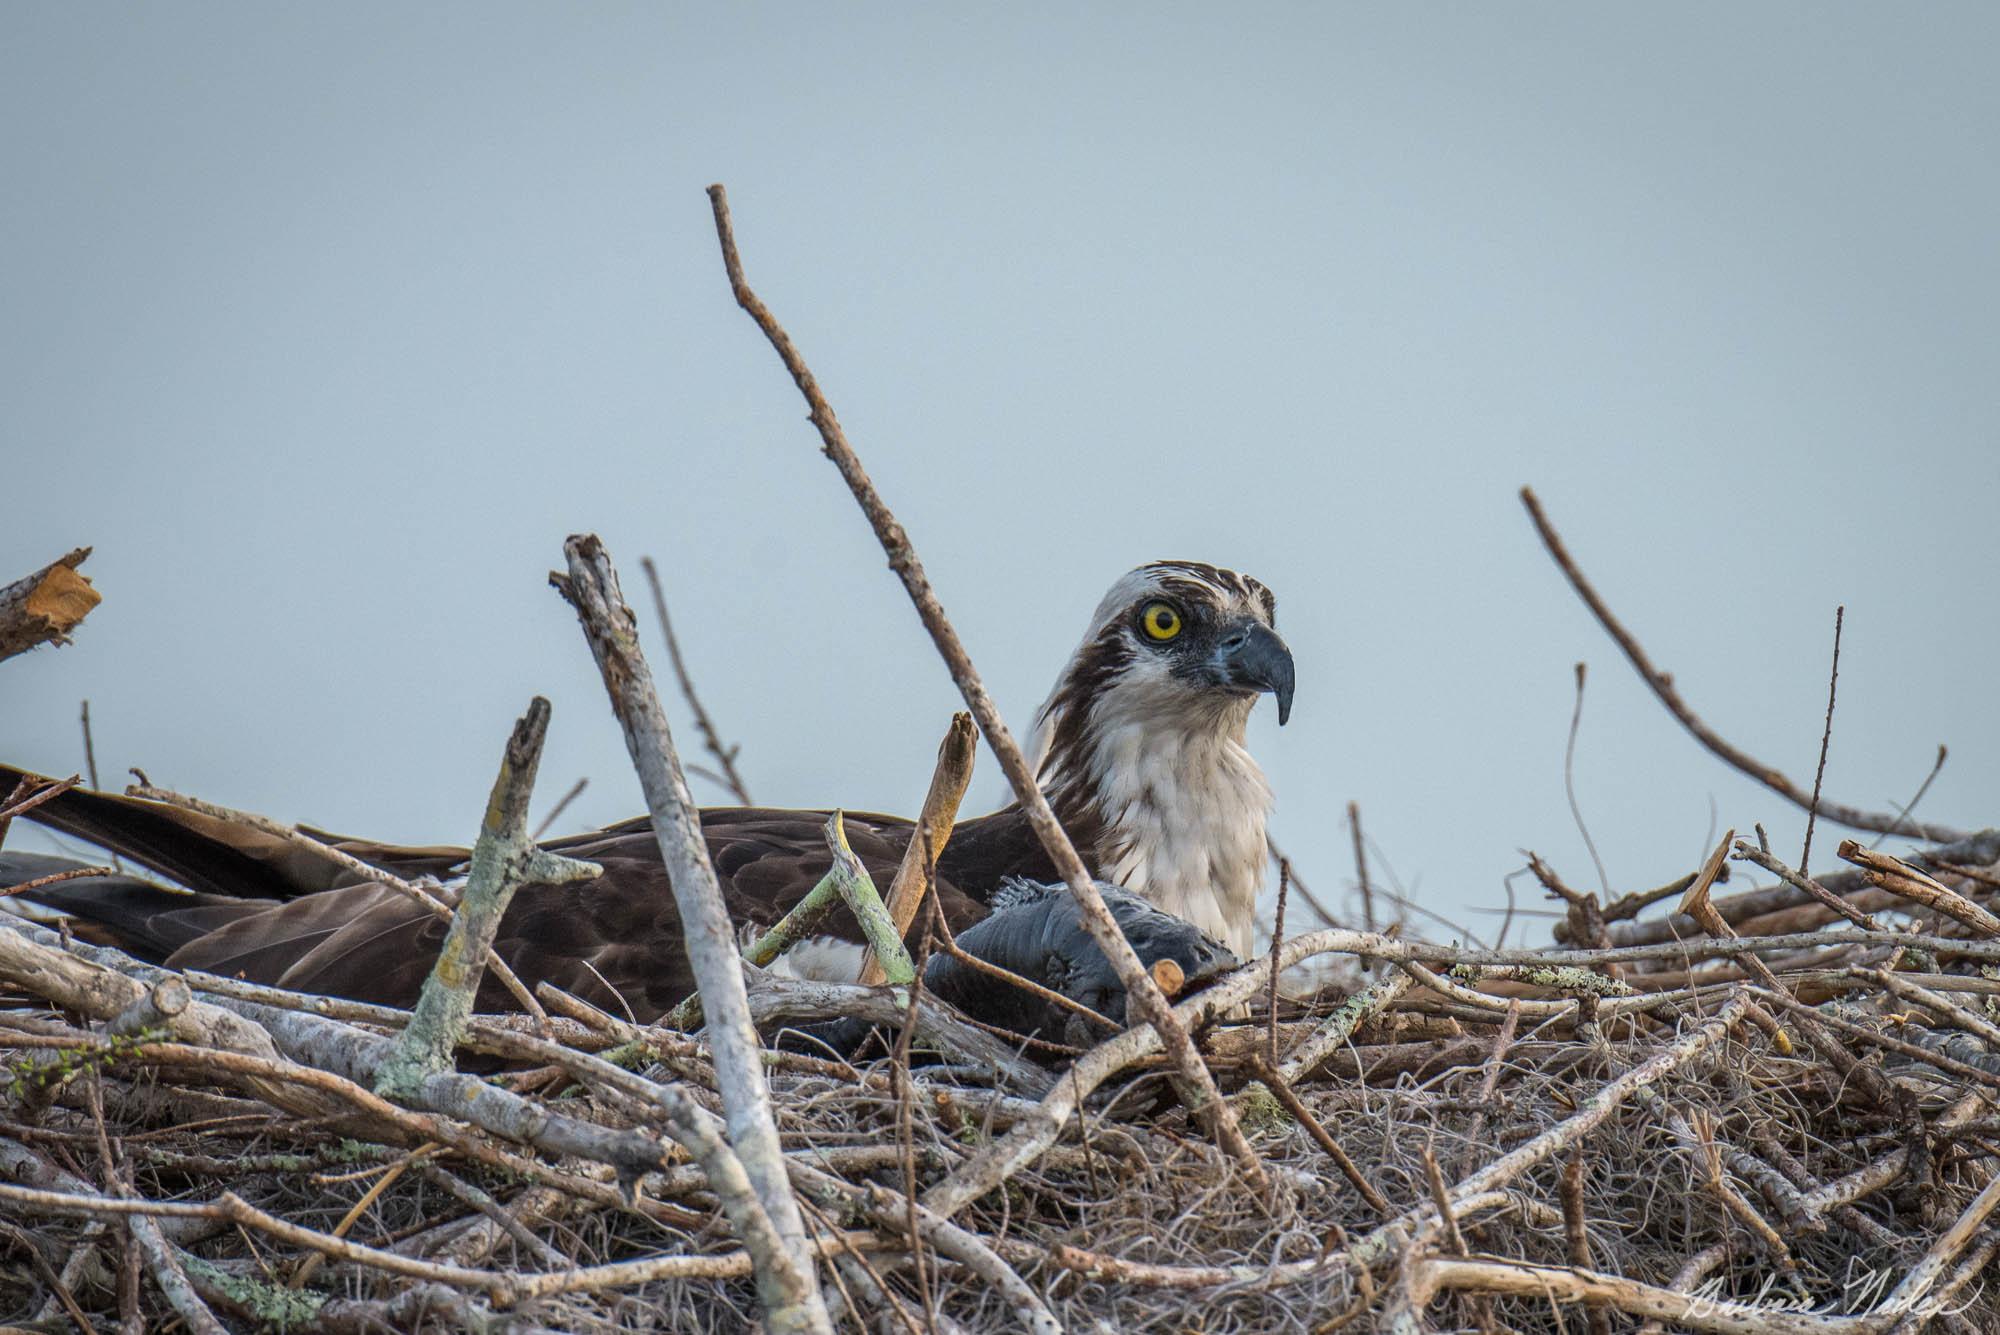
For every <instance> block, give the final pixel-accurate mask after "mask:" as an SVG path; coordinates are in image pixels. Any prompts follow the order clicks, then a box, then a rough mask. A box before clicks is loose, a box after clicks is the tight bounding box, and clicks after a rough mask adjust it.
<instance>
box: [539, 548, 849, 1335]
mask: <svg viewBox="0 0 2000 1335" xmlns="http://www.w3.org/2000/svg"><path fill="white" fill-rule="evenodd" d="M563 551H564V553H565V554H566V555H567V556H568V558H569V573H568V574H567V575H566V576H565V575H553V576H551V577H550V580H551V582H552V583H553V584H554V585H555V586H556V588H557V589H558V590H559V591H560V592H561V593H562V595H563V597H564V598H566V599H567V600H568V601H569V603H570V605H571V606H572V607H573V608H575V609H576V614H577V619H578V621H580V622H581V623H582V625H583V630H584V635H585V638H587V639H588V640H589V641H590V649H591V654H592V656H593V657H595V658H596V660H597V667H598V671H599V673H601V674H602V676H603V678H604V687H605V690H606V691H607V692H608V693H609V695H610V697H611V708H612V712H613V713H615V714H616V715H617V716H618V722H619V725H620V726H621V727H622V729H623V730H624V733H625V747H626V750H627V751H628V752H629V753H630V754H631V757H632V764H633V767H634V768H635V769H637V770H638V773H639V782H640V786H641V787H643V788H644V789H645V792H646V806H647V809H648V811H649V812H650V813H651V814H652V818H653V835H654V837H655V839H657V840H658V842H659V846H660V857H661V860H662V861H663V862H664V863H665V864H666V868H667V877H668V880H669V881H670V882H671V883H672V886H673V892H674V903H675V904H676V906H677V907H678V908H679V910H680V920H681V929H682V931H683V933H684V934H685V938H686V943H687V953H688V962H689V964H690V965H691V966H692V967H693V969H694V975H695V980H696V984H697V986H698V988H699V990H700V994H701V1001H702V1009H703V1011H704V1012H705V1013H706V1016H707V1020H708V1031H709V1041H710V1045H711V1047H712V1049H713V1051H714V1054H715V1073H716V1079H717V1081H718V1083H719V1085H720V1087H721V1093H722V1102H723V1107H724V1108H725V1109H726V1110H727V1113H728V1121H729V1140H730V1144H731V1145H733V1146H734V1147H735V1150H736V1153H737V1155H738V1156H739V1157H740V1158H741V1160H742V1164H743V1170H744V1171H745V1172H746V1173H747V1174H748V1175H749V1179H750V1182H751V1184H752V1186H753V1187H754V1189H755V1192H756V1196H757V1199H758V1200H759V1201H761V1202H762V1204H763V1207H764V1209H765V1211H766V1212H767V1213H768V1214H769V1215H770V1218H771V1222H772V1224H773V1225H774V1226H775V1228H776V1229H777V1232H778V1236H779V1238H780V1239H781V1240H782V1243H783V1245H782V1247H781V1248H780V1249H777V1250H776V1251H774V1253H773V1254H771V1255H760V1256H759V1257H758V1268H757V1284H758V1295H759V1297H760V1298H761V1300H762V1302H763V1304H764V1313H765V1317H766V1320H767V1323H768V1325H769V1326H770V1327H771V1328H772V1329H773V1330H781V1331H827V1332H830V1331H831V1330H832V1324H831V1318H830V1317H829V1316H828V1314H827V1310H826V1305H825V1303H824V1301H823V1300H822V1299H821V1297H820V1292H819V1286H818V1285H817V1284H816V1283H815V1282H814V1280H813V1262H812V1253H811V1251H810V1250H809V1249H808V1248H807V1246H806V1231H805V1221H804V1219H803V1218H802V1217H801V1216H800V1214H799V1207H798V1202H797V1200H796V1199H794V1198H793V1196H792V1186H791V1182H790V1180H789V1179H788V1178H787V1177H786V1175H785V1166H784V1159H783V1155H782V1153H781V1150H780V1147H779V1143H778V1130H777V1125H776V1122H775V1121H774V1119H773V1115H772V1111H771V1094H770V1090H769V1088H768V1087H767V1086H766V1084H765V1081H764V1068H763V1064H762V1060H761V1057H760V1053H761V1051H762V1045H761V1044H760V1043H759V1042H758V1039H757V1031H756V1029H755V1028H754V1027H753V1026H752V1025H751V1022H750V1005H749V998H748V997H747V995H746V993H745V990H744V984H743V967H742V963H741V960H740V957H739V956H738V954H737V950H736V933H735V929H734V927H733V926H732V925H731V924H730V921H729V911H728V909H727V908H725V907H724V905H723V902H722V889H721V887H720V886H719V885H718V884H717V882H716V879H715V868H714V867H713V866H711V865H710V863H709V860H708V847H707V845H706V844H704V843H703V842H702V837H701V817H700V814H699V812H698V811H697V809H696V807H695V804H694V797H693V795H692V794H691V793H689V792H688V787H687V779H686V778H685V777H684V776H683V775H682V773H681V763H680V755H679V753H678V751H676V749H675V747H674V740H673V733H672V730H671V729H669V728H668V726H667V718H666V713H665V711H663V710H662V709H661V707H660V697H659V693H658V692H657V691H656V690H655V689H654V687H653V677H652V672H651V671H650V670H649V669H648V668H647V666H646V659H645V655H644V654H642V653H641V652H640V650H639V633H638V623H637V621H636V620H635V619H634V617H633V615H632V609H631V608H630V607H629V606H627V605H626V602H625V598H624V595H623V594H622V593H620V592H619V589H618V572H617V571H616V570H615V569H614V568H613V567H612V564H611V557H610V554H609V553H607V552H606V551H605V550H604V544H603V543H601V542H599V541H598V540H597V538H596V537H594V536H592V535H588V534H583V535H578V536H575V537H572V538H570V539H569V540H568V541H567V542H565V543H564V544H563ZM746 1241H749V1240H748V1239H746ZM753 1245H754V1244H753Z"/></svg>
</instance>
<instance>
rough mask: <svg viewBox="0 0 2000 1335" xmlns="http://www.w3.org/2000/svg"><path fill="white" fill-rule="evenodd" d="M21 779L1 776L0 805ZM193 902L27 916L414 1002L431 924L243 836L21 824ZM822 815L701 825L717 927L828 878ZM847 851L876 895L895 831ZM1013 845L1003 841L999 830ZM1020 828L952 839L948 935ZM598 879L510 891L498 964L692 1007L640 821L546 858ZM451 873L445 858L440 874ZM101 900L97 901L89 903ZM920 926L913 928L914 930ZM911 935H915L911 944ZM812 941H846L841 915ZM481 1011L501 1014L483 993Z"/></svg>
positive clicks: (228, 830)
mask: <svg viewBox="0 0 2000 1335" xmlns="http://www.w3.org/2000/svg"><path fill="white" fill-rule="evenodd" d="M18 775H19V772H18V771H12V770H8V769H6V768H5V767H0V790H6V789H11V787H12V784H13V783H14V782H16V781H18ZM34 814H35V816H36V818H38V819H45V821H46V823H47V824H49V825H50V826H52V827H53V828H56V829H59V830H62V831H64V832H65V833H68V834H71V835H74V836H76V837H78V838H81V839H86V840H89V841H90V842H92V843H95V844H98V845H100V846H103V847H105V848H109V849H113V850H115V851H117V852H118V853H120V854H123V855H125V856H127V857H130V858H132V859H133V860H134V861H137V862H139V863H141V864H142V865H144V866H147V867H150V868H152V869H153V870H155V871H158V872H160V873H162V874H163V875H166V876H169V877H171V878H173V879H174V880H176V881H178V882H179V883H181V884H182V885H185V886H187V887H189V888H190V889H192V890H196V891H199V892H202V893H199V894H196V895H187V894H181V893H178V892H174V891H170V890H166V889H162V888H157V887H152V886H148V885H146V884H144V883H141V882H134V881H130V879H129V878H127V880H126V883H123V884H120V885H119V886H117V887H116V888H115V891H114V890H113V888H112V887H108V886H106V885H105V884H104V882H102V881H96V882H93V881H82V882H73V883H70V884H68V885H65V886H58V887H51V888H50V889H49V890H47V891H45V892H37V893H36V895H35V898H36V899H38V900H40V901H41V902H44V903H47V904H49V905H50V906H51V907H55V908H57V909H60V910H61V911H63V912H66V913H72V914H75V915H76V916H77V917H79V918H81V919H83V920H86V921H92V922H96V923H97V924H98V926H99V927H100V928H101V932H100V935H103V936H106V937H108V938H109V939H110V940H112V941H113V942H114V943H115V944H118V945H120V946H123V947H124V948H126V949H128V950H131V951H133V952H134V953H138V954H142V955H145V956H148V957H150V958H154V959H164V960H166V961H167V962H169V963H171V964H173V965H175V966H177V967H187V968H198V969H202V970H205V971H207V972H211V973H220V974H224V975H230V976H241V977H245V978H248V979H251V980H252V981H258V982H267V983H272V984H275V985H279V986H284V987H290V988H295V989H298V990H301V991H309V992H316V993H322V994H327V995H335V996H345V997H352V998H354V999H356V1000H362V1001H373V1002H380V1003H384V1004H390V1005H408V1004H410V1003H411V1002H413V1001H414V1000H415V997H416V994H417V991H418V989H419V988H420V987H421V986H422V983H423V979H424V977H425V976H426V974H427V973H428V972H429V970H430V964H431V961H432V959H433V958H434V957H435V955H436V952H437V949H438V947H439V945H440V944H441V943H442V941H443V937H444V923H443V921H442V920H441V919H440V918H438V917H437V915H435V914H432V913H430V912H428V911H426V910H424V909H423V908H422V907H421V906H418V905H413V904H411V903H410V902H409V901H408V900H407V899H405V898H404V897H403V896H402V895H400V894H398V893H397V892H395V891H393V890H390V889H388V888H386V887H383V886H379V885H373V884H367V883H363V884H351V883H345V882H351V880H352V874H351V873H349V872H346V871H344V870H342V869H340V868H338V867H336V866H334V865H333V864H331V863H328V862H326V861H325V860H324V859H320V858H316V857H314V856H313V855H311V854H310V853H308V852H305V851H303V850H299V849H296V848H295V847H292V846H290V845H286V844H284V843H283V841H280V840H277V839H275V838H273V837H272V836H269V835H265V834H262V833H260V832H258V831H255V830H250V829H246V828H245V827H242V826H239V825H235V824H232V823H230V822H226V821H220V820H215V819H212V818H210V817H206V816H197V815H194V814H192V813H188V812H183V811H181V810H179V809H177V808H173V807H167V806H164V805H162V804H160V803H156V802H148V801H142V800H139V799H133V798H125V797H116V796H112V795H110V794H104V793H95V792H89V791H86V790H72V791H71V792H69V793H66V794H64V795H63V796H62V797H59V798H57V799H56V800H55V801H53V802H50V803H47V804H45V805H44V806H43V807H41V808H39V809H38V810H37V811H36V812H35V813H34ZM825 820H826V813H824V812H811V811H782V810H774V809H770V808H760V807H724V808H715V809H712V810H709V811H705V812H703V813H702V828H703V834H704V835H705V836H706V840H707V843H708V847H709V855H710V858H711V859H712V860H713V862H714V864H715V868H716V873H717V876H718V879H719V880H720V882H721V885H722V889H723V894H724V898H725V900H726V902H727V903H728V905H729V909H730V913H731V916H732V917H733V918H734V919H735V920H736V922H737V923H738V925H739V926H743V927H751V928H760V929H761V928H763V927H767V926H769V925H771V924H772V923H774V922H776V921H777V920H778V919H779V918H781V917H782V916H784V914H785V913H786V912H787V911H789V910H790V909H791V908H792V906H793V905H795V904H796V903H797V902H798V901H799V900H800V899H801V898H802V897H804V895H805V894H806V892H807V891H809V890H810V889H811V888H812V887H813V885H814V884H815V883H816V882H817V881H818V880H819V878H820V877H821V876H823V875H824V874H825V872H826V869H827V866H828V863H829V857H828V854H827V852H826V847H825V836H824V826H825ZM846 827H847V834H848V840H849V842H850V844H851V845H852V846H853V848H854V850H855V852H856V854H857V855H859V857H860V858H861V861H862V864H863V865H864V866H865V867H867V869H868V871H869V874H870V875H871V876H873V877H875V878H876V881H877V884H878V885H880V886H882V887H885V888H886V887H887V885H888V884H889V881H890V878H892V877H893V876H894V874H895V869H896V866H897V863H898V862H899V861H900V859H901V857H902V854H903V848H904V845H905V844H906V843H907V842H908V840H909V837H910V830H911V826H910V823H909V822H907V821H904V820H901V819H899V818H896V817H892V816H880V815H874V814H868V813H863V814H854V815H849V816H848V817H847V818H846ZM1014 827H1018V829H1016V828H1014ZM1022 836H1025V837H1026V839H1027V840H1029V841H1032V839H1033V835H1032V833H1031V832H1029V831H1028V830H1027V828H1026V825H1025V822H1024V821H1022V820H1021V819H1020V818H1019V817H1018V815H1017V814H1015V813H1012V812H1000V813H996V814H995V815H993V816H988V817H982V818H980V819H978V820H974V821H967V822H963V823H961V825H960V826H959V827H958V830H956V831H954V834H953V837H952V840H951V841H950V843H949V844H948V845H947V848H946V855H945V857H944V858H943V859H941V862H940V866H939V869H938V897H939V903H940V904H941V905H942V906H943V907H944V910H945V914H946V918H947V921H948V922H949V923H950V925H951V926H952V928H953V929H954V930H958V929H960V928H963V927H965V926H967V925H969V924H971V923H972V922H975V921H977V920H978V919H979V918H981V917H983V916H984V914H985V909H984V907H983V900H984V899H985V897H986V896H987V895H989V894H990V893H991V892H992V890H993V889H994V888H995V887H997V885H998V883H999V880H1000V879H1001V877H1002V876H1004V875H1007V874H1011V873H1016V872H1018V871H1022V870H1027V871H1029V872H1030V873H1032V870H1033V869H1032V868H1023V867H1021V866H1020V865H1019V854H1020V852H1021V850H1022V848H1023V844H1022ZM341 845H342V847H343V849H344V851H348V852H351V853H353V854H354V855H355V856H357V857H361V858H363V859H364V860H366V861H369V862H371V863H373V864H375V865H378V866H382V867H384V868H385V869H390V870H394V871H396V872H397V873H398V874H400V875H415V874H418V873H419V872H444V871H449V870H450V869H451V867H452V866H453V865H454V864H455V863H457V862H460V861H462V860H463V858H464V856H465V852H464V850H456V849H443V848H424V849H400V848H397V847H394V846H391V845H382V844H369V843H364V842H362V841H358V840H343V841H341ZM550 847H552V848H556V849H560V850H561V851H562V852H564V853H566V854H568V855H569V856H571V857H578V858H586V859H589V860H590V861H593V862H597V863H599V864H600V865H601V866H602V867H603V868H604V873H603V875H601V876H599V877H598V878H597V879H595V880H593V881H589V882H583V883H580V884H574V885H565V886H549V885H539V884H537V885H529V886H525V887H523V888H522V889H521V891H520V892H519V893H518V894H517V895H516V897H515V900H514V902H513V904H512V905H511V906H510V908H509V909H508V912H507V916H506V918H505V919H504V920H503V921H502V924H501V928H500V934H499V937H498V939H497V940H496V942H495V949H496V950H497V951H498V952H499V953H500V955H501V956H502V957H503V958H505V959H506V960H507V961H508V963H509V964H510V965H511V966H512V967H513V968H514V971H515V972H516V973H517V974H519V975H521V976H522V977H523V978H525V979H527V980H529V981H530V982H531V983H532V982H535V981H541V980H547V981H549V982H552V983H554V984H555V985H556V986H558V987H562V988H564V989H565V990H567V991H572V992H575V993H577V994H578V995H580V996H583V997H585V998H586V999H588V1000H590V1001H592V1002H593V1003H595V1004H597V1005H600V1006H603V1007H605V1008H606V1009H609V1010H611V1011H612V1012H613V1013H614V1014H616V1013H621V1012H624V1011H627V1010H629V1011H630V1012H631V1013H632V1014H633V1015H634V1016H635V1017H637V1018H638V1019H640V1020H648V1019H652V1018H654V1017H656V1016H657V1015H659V1014H661V1013H662V1012H664V1011H665V1010H666V1009H668V1008H669V1007H671V1006H673V1005H674V1004H675V1003H676V1002H678V1001H680V1000H681V999H682V998H683V997H685V996H686V995H687V994H688V993H689V992H690V991H692V989H693V979H692V976H691V974H690V973H689V970H688V966H687V961H686V955H685V952H684V949H683V946H682V940H681V931H680V922H679V917H678V915H677V913H676V911H675V908H674V901H673V895H672V893H671V890H670V888H669V886H668V885H667V881H666V876H665V872H664V870H663V869H662V867H661V864H660V860H659V853H658V847H657V845H656V844H655V842H654V839H653V835H652V830H651V826H650V822H648V821H646V820H645V819H643V818H642V819H639V820H632V821H626V822H622V823H621V824H619V825H616V826H612V827H609V828H607V829H603V830H596V831H591V832H589V833H586V834H580V835H572V836H569V837H566V838H563V839H559V840H555V841H552V842H551V844H550ZM454 855H455V856H454ZM100 892H105V893H107V897H106V898H103V899H99V898H98V895H99V894H100ZM919 924H921V919H920V920H919ZM917 930H921V927H920V925H919V927H917V928H913V932H914V931H917ZM820 931H821V933H822V934H825V935H829V936H834V937H838V938H841V939H844V940H849V941H858V940H859V939H860V932H859V928H858V925H857V924H856V923H855V922H854V920H853V918H852V915H850V914H849V913H848V912H847V911H846V910H845V909H838V910H836V911H835V912H834V913H833V914H831V915H829V917H828V919H827V920H826V922H825V923H824V924H823V926H822V927H821V929H820ZM479 1004H480V1005H482V1006H488V1007H492V1008H495V1009H507V1008H510V1007H511V1005H512V1001H511V998H510V997H509V996H508V995H507V994H506V992H505V991H504V990H503V989H502V988H500V986H499V985H498V984H496V983H494V982H493V980H492V979H491V978H490V977H489V978H488V979H487V980H486V983H485V984H484V985H483V986H482V989H481V996H480V998H479Z"/></svg>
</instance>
